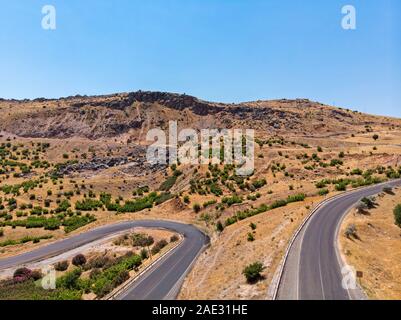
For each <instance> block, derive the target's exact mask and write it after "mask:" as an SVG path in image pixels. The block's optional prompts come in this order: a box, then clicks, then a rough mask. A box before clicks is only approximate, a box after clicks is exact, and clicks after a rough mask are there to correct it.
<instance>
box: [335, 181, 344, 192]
mask: <svg viewBox="0 0 401 320" xmlns="http://www.w3.org/2000/svg"><path fill="white" fill-rule="evenodd" d="M335 189H336V190H337V191H346V190H347V184H346V183H345V182H340V183H339V184H336V186H335Z"/></svg>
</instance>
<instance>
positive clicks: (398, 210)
mask: <svg viewBox="0 0 401 320" xmlns="http://www.w3.org/2000/svg"><path fill="white" fill-rule="evenodd" d="M394 219H395V224H396V225H397V226H399V227H400V228H401V204H399V205H397V206H396V207H395V208H394Z"/></svg>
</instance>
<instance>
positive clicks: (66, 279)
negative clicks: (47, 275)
mask: <svg viewBox="0 0 401 320" xmlns="http://www.w3.org/2000/svg"><path fill="white" fill-rule="evenodd" d="M81 273H82V271H81V269H80V268H75V269H74V270H72V271H70V272H67V273H66V274H65V275H63V276H62V277H60V278H58V279H57V281H56V286H57V288H64V289H70V290H72V289H79V283H78V279H79V277H80V276H81Z"/></svg>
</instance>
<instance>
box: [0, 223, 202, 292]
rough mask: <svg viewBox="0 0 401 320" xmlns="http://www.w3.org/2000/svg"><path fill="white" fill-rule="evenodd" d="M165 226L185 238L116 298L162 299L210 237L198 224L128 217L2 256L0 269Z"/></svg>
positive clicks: (179, 281) (178, 284)
mask: <svg viewBox="0 0 401 320" xmlns="http://www.w3.org/2000/svg"><path fill="white" fill-rule="evenodd" d="M135 227H144V228H164V229H169V230H172V231H175V232H178V233H180V234H182V235H184V241H183V242H182V243H181V244H180V245H179V246H178V247H177V248H176V249H174V250H173V251H172V252H171V253H169V254H167V255H166V256H164V257H163V258H162V259H160V260H159V261H158V262H157V263H156V264H155V265H154V266H153V267H152V268H151V269H150V270H149V271H148V272H146V273H145V274H143V275H142V276H140V277H139V278H138V280H137V281H135V282H134V283H133V285H132V286H130V287H128V288H126V289H125V291H124V292H123V294H121V295H120V296H118V297H116V299H124V300H134V299H138V300H161V299H174V298H175V297H176V294H177V293H178V290H179V288H180V285H181V283H182V281H183V279H184V277H185V275H186V272H187V271H188V269H189V267H190V266H191V264H192V263H193V262H194V261H195V259H196V257H197V255H198V254H199V253H200V252H201V251H202V248H203V247H204V246H205V245H206V244H207V243H208V241H209V239H208V237H207V236H206V235H205V234H203V233H202V232H201V231H200V230H199V229H197V228H195V227H194V226H191V225H187V224H181V223H177V222H171V221H157V220H143V221H127V222H122V223H117V224H113V225H108V226H104V227H100V228H97V229H93V230H90V231H88V232H85V233H82V234H79V235H76V236H73V237H71V238H68V239H65V240H61V241H58V242H54V243H52V244H49V245H47V246H44V247H41V248H39V249H36V250H33V251H31V252H27V253H24V254H21V255H18V256H14V257H10V258H5V259H1V260H0V270H1V269H8V268H13V267H15V268H18V267H20V266H23V265H27V264H29V263H33V262H37V261H41V260H44V259H46V258H50V257H54V256H57V255H59V254H62V253H64V252H66V251H70V250H73V249H76V248H79V247H81V246H83V245H86V244H88V243H91V242H94V241H96V240H100V239H102V238H105V237H108V236H111V235H113V234H118V233H120V232H123V231H126V230H129V229H132V228H135Z"/></svg>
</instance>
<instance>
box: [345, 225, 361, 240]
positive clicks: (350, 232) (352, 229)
mask: <svg viewBox="0 0 401 320" xmlns="http://www.w3.org/2000/svg"><path fill="white" fill-rule="evenodd" d="M344 234H345V236H346V237H347V238H348V239H351V237H353V238H355V239H358V235H357V233H356V226H355V225H354V224H350V225H349V226H347V228H346V229H345V232H344Z"/></svg>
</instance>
